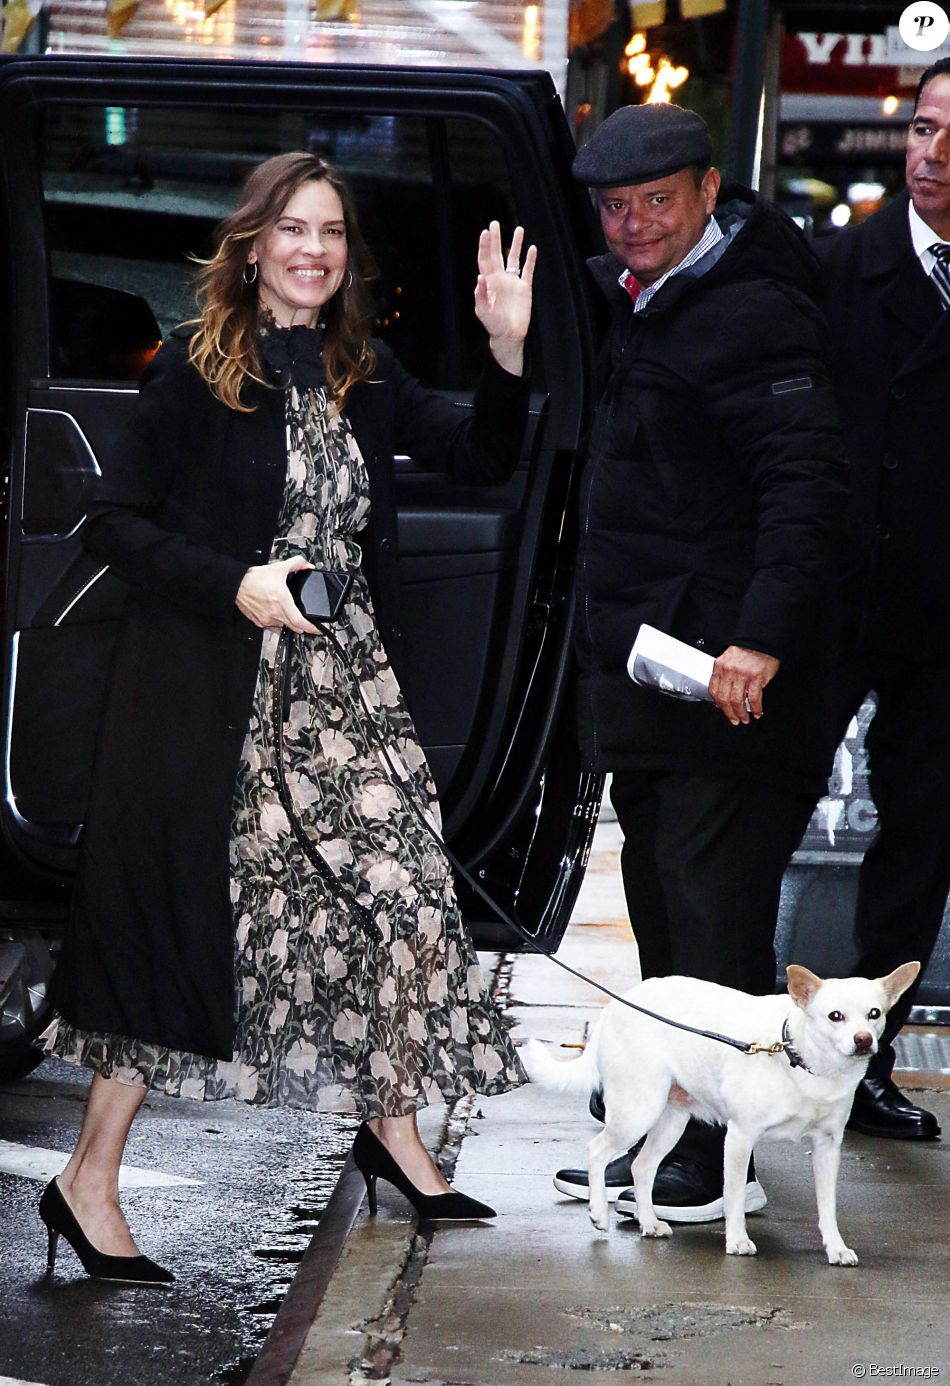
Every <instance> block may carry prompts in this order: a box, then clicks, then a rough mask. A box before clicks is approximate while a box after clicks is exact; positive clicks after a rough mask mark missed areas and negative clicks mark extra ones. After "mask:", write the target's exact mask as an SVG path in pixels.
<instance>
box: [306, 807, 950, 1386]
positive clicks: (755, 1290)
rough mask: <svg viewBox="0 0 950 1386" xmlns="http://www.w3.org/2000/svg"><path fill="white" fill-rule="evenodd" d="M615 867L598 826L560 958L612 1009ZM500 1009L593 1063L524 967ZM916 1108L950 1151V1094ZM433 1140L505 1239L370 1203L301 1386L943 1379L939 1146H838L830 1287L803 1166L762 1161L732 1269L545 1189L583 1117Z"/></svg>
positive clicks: (577, 1141) (712, 1237)
mask: <svg viewBox="0 0 950 1386" xmlns="http://www.w3.org/2000/svg"><path fill="white" fill-rule="evenodd" d="M618 847H619V839H618V837H617V832H616V828H614V827H613V826H611V825H601V827H600V828H599V829H598V840H597V843H596V844H595V854H594V860H593V861H592V869H591V871H590V872H589V874H588V879H587V882H586V883H585V889H584V893H583V895H582V898H581V901H580V902H579V909H578V912H577V914H576V915H575V922H574V923H573V924H572V926H571V929H570V931H569V933H568V936H567V938H566V940H565V943H564V945H563V947H562V949H561V952H560V954H559V956H560V957H563V958H564V960H565V961H566V962H569V963H571V964H573V965H575V966H581V967H583V968H584V970H585V971H588V972H590V973H591V974H592V975H594V976H595V977H598V978H600V979H601V980H603V981H605V982H606V983H607V984H608V985H610V986H611V987H613V988H614V989H621V990H622V989H623V988H624V987H626V986H628V985H630V983H631V982H632V981H634V980H635V978H636V971H637V963H636V949H635V947H634V946H633V944H632V943H631V941H630V932H629V928H628V926H627V923H626V919H625V917H624V916H623V906H622V896H621V895H620V893H619V871H618V869H617V860H616V854H617V850H618ZM499 989H500V992H501V996H502V1000H503V1002H504V1004H505V1005H506V1007H507V1010H508V1013H509V1015H510V1016H511V1018H512V1019H513V1020H514V1021H515V1022H516V1024H517V1027H518V1028H517V1030H516V1034H519V1035H529V1034H530V1035H536V1036H539V1037H540V1038H542V1039H546V1040H553V1041H555V1042H560V1043H568V1044H571V1043H581V1042H582V1040H583V1038H584V1033H585V1026H586V1025H587V1024H588V1023H589V1022H590V1021H591V1020H592V1019H593V1017H594V1016H595V1015H596V1013H597V1011H598V1009H599V1006H600V1001H599V1000H598V994H597V993H596V992H593V991H592V990H591V989H589V988H587V987H585V986H583V984H582V983H580V982H577V981H575V980H573V979H572V978H570V977H568V976H567V975H566V974H564V973H562V972H560V971H559V970H557V969H555V968H554V967H553V966H552V965H551V964H550V963H549V962H547V961H546V960H544V959H542V958H538V957H534V956H523V957H518V958H517V959H515V961H514V963H513V965H510V967H509V970H508V972H504V971H503V972H502V975H501V976H500V978H499ZM925 1105H927V1106H929V1107H931V1108H932V1109H933V1110H935V1111H936V1112H937V1113H938V1116H939V1119H940V1120H941V1122H942V1124H943V1128H944V1131H945V1132H946V1131H950V1095H948V1094H947V1093H946V1092H944V1091H940V1092H931V1091H928V1092H927V1095H926V1098H925ZM437 1119H438V1114H429V1126H428V1128H427V1130H426V1135H427V1138H428V1139H431V1142H432V1144H433V1146H440V1147H442V1148H443V1150H444V1155H445V1157H446V1158H447V1160H448V1162H449V1164H451V1162H452V1160H453V1159H454V1160H455V1169H454V1174H453V1176H452V1177H453V1180H454V1182H455V1183H456V1184H457V1186H458V1187H459V1188H460V1189H462V1190H464V1191H465V1192H466V1193H470V1194H473V1195H474V1196H475V1197H477V1198H482V1199H485V1200H486V1201H487V1202H489V1203H491V1204H493V1205H494V1207H496V1208H497V1209H498V1214H499V1216H498V1219H497V1222H495V1223H493V1224H484V1225H470V1224H469V1225H460V1226H456V1227H453V1226H451V1225H444V1226H439V1227H437V1228H436V1229H435V1230H434V1231H432V1230H429V1231H423V1232H417V1231H416V1228H415V1224H414V1222H413V1221H412V1218H411V1216H410V1211H409V1209H408V1208H407V1206H406V1205H405V1204H404V1203H403V1202H402V1200H401V1199H400V1198H399V1196H398V1194H396V1193H395V1192H394V1191H392V1190H390V1189H389V1187H388V1186H383V1185H380V1213H379V1217H378V1218H377V1219H375V1220H373V1219H368V1218H367V1217H366V1215H365V1212H364V1213H361V1214H360V1216H359V1218H358V1220H357V1223H356V1226H355V1228H354V1230H353V1232H352V1233H351V1235H350V1237H349V1239H348V1242H347V1245H346V1247H345V1249H344V1252H343V1255H342V1257H341V1261H340V1264H339V1267H338V1269H337V1272H336V1274H335V1275H334V1278H333V1281H332V1283H331V1285H330V1289H329V1291H328V1293H327V1295H326V1297H325V1299H324V1301H323V1304H322V1306H321V1308H320V1311H319V1313H318V1315H317V1318H316V1320H315V1322H314V1324H313V1327H312V1329H311V1332H310V1335H309V1338H308V1340H307V1343H306V1345H305V1348H304V1351H303V1353H302V1354H301V1356H300V1358H299V1360H298V1363H297V1366H296V1368H295V1370H294V1373H293V1376H292V1378H291V1382H292V1386H343V1383H347V1386H357V1383H365V1382H370V1381H375V1382H387V1381H388V1382H392V1383H393V1386H397V1384H398V1386H409V1384H410V1383H413V1386H415V1384H416V1383H422V1382H425V1383H430V1384H434V1383H441V1386H542V1384H543V1386H554V1383H558V1382H568V1381H575V1382H576V1381H583V1382H585V1383H586V1382H591V1383H593V1382H599V1381H603V1382H616V1380H617V1376H616V1373H617V1372H618V1371H624V1370H627V1371H634V1372H638V1373H639V1374H640V1376H641V1377H642V1378H643V1379H644V1380H651V1381H657V1382H663V1383H667V1386H720V1384H721V1386H726V1383H729V1386H772V1383H775V1384H776V1386H816V1383H817V1386H834V1383H837V1382H841V1383H844V1382H846V1381H850V1380H854V1379H855V1378H858V1379H861V1378H862V1377H863V1378H866V1379H869V1380H874V1379H875V1378H876V1377H879V1378H881V1379H894V1378H898V1379H900V1378H902V1377H908V1378H911V1379H913V1378H914V1377H917V1378H921V1377H923V1378H927V1377H929V1378H930V1379H934V1378H936V1379H938V1380H939V1379H944V1380H948V1379H950V1322H948V1318H950V1316H948V1309H950V1285H948V1275H947V1268H948V1257H947V1232H946V1229H947V1225H948V1215H950V1192H948V1174H950V1166H948V1147H947V1145H946V1144H945V1143H940V1144H936V1143H927V1144H923V1145H919V1146H918V1145H916V1144H915V1143H913V1142H901V1141H890V1142H889V1141H880V1140H877V1141H875V1140H869V1139H865V1138H863V1137H860V1136H852V1135H849V1136H847V1137H846V1140H845V1147H844V1155H843V1160H842V1170H841V1178H840V1182H839V1214H840V1221H841V1227H842V1232H843V1234H844V1236H845V1239H846V1241H847V1242H848V1244H849V1245H852V1246H854V1247H855V1249H856V1250H857V1252H858V1254H859V1256H860V1257H861V1264H860V1265H859V1266H857V1267H854V1268H840V1267H831V1266H829V1265H828V1264H827V1262H826V1260H825V1256H824V1252H823V1250H822V1247H821V1240H820V1237H819V1233H818V1227H817V1218H816V1212H815V1198H814V1190H813V1186H812V1181H811V1166H810V1161H809V1157H808V1154H807V1152H806V1151H805V1150H804V1149H803V1148H802V1147H799V1146H792V1145H773V1146H765V1147H763V1148H762V1149H761V1150H760V1151H758V1152H757V1153H756V1166H757V1171H758V1174H759V1178H760V1180H761V1182H762V1183H763V1184H764V1186H765V1188H766V1191H767V1193H768V1195H769V1206H768V1208H767V1209H766V1210H765V1211H764V1212H763V1213H762V1214H760V1215H758V1216H756V1217H754V1218H752V1219H750V1235H751V1236H752V1237H753V1239H754V1240H755V1242H756V1243H757V1245H758V1251H759V1254H758V1256H756V1257H754V1258H738V1257H727V1256H726V1255H725V1254H724V1249H723V1229H722V1224H721V1223H713V1224H708V1225H705V1226H697V1227H686V1226H679V1227H674V1233H673V1237H672V1239H671V1240H669V1241H658V1242H657V1241H646V1242H641V1240H640V1237H639V1234H638V1232H637V1228H636V1224H635V1223H634V1222H633V1221H632V1220H631V1219H628V1218H615V1219H614V1222H613V1227H612V1231H611V1234H610V1235H609V1236H604V1235H602V1234H599V1233H597V1232H596V1231H595V1230H594V1229H593V1228H592V1227H591V1225H590V1222H589V1220H588V1217H587V1210H586V1206H585V1205H583V1204H581V1203H577V1202H574V1201H572V1200H569V1199H564V1198H562V1197H561V1196H560V1195H558V1194H557V1193H556V1192H555V1190H554V1188H553V1186H552V1184H551V1175H552V1174H553V1172H554V1170H555V1169H557V1168H558V1167H559V1166H562V1165H571V1164H583V1163H584V1162H585V1149H586V1144H587V1141H588V1140H589V1139H590V1137H591V1135H592V1134H593V1133H594V1131H595V1129H596V1128H595V1125H594V1123H593V1122H592V1120H591V1119H590V1117H589V1116H588V1114H587V1112H586V1109H585V1107H584V1105H583V1103H579V1102H578V1101H577V1099H576V1097H560V1096H555V1095H552V1094H551V1093H549V1092H546V1091H544V1090H542V1089H540V1088H536V1087H532V1086H528V1087H525V1088H523V1089H520V1090H519V1091H517V1092H514V1093H508V1094H506V1095H505V1096H503V1097H498V1098H492V1099H490V1100H483V1099H479V1100H478V1101H477V1102H476V1103H474V1104H473V1105H472V1108H471V1110H470V1112H469V1113H457V1114H456V1120H455V1124H454V1126H452V1127H450V1128H448V1129H445V1130H443V1129H440V1128H439V1127H438V1126H437V1125H436V1124H435V1122H436V1121H437ZM928 1368H929V1369H930V1370H929V1371H927V1370H926V1369H928ZM915 1369H916V1370H915ZM578 1372H581V1373H582V1375H580V1376H578V1375H577V1373H578Z"/></svg>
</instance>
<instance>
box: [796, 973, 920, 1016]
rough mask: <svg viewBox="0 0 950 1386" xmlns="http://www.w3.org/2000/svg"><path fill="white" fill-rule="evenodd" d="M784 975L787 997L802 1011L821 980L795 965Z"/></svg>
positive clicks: (820, 983)
mask: <svg viewBox="0 0 950 1386" xmlns="http://www.w3.org/2000/svg"><path fill="white" fill-rule="evenodd" d="M785 975H786V977H787V978H788V994H789V996H790V997H791V998H792V1000H793V1001H794V1002H795V1005H796V1006H800V1007H801V1008H802V1010H804V1009H805V1007H806V1006H807V1005H808V1003H809V1001H810V1000H811V998H812V997H813V996H814V994H815V992H816V991H817V990H818V988H819V987H820V986H822V985H823V983H822V980H821V978H820V977H816V976H815V974H814V972H809V971H808V968H807V967H799V966H798V964H797V963H789V965H788V967H786V969H785ZM899 994H900V993H898V995H899Z"/></svg>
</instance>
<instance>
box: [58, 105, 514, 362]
mask: <svg viewBox="0 0 950 1386" xmlns="http://www.w3.org/2000/svg"><path fill="white" fill-rule="evenodd" d="M290 149H307V150H311V151H314V152H317V153H320V154H323V155H325V156H326V157H327V158H329V159H330V160H331V161H332V162H334V163H336V164H338V165H339V166H340V167H341V168H342V169H344V170H345V172H346V173H347V174H348V176H349V178H350V180H351V182H352V184H353V188H354V191H355V194H356V199H357V204H358V207H359V211H360V216H361V221H362V224H363V229H364V233H365V235H366V238H367V240H368V242H369V244H370V246H371V248H372V250H373V251H374V253H375V255H376V258H377V260H378V262H379V266H380V277H379V279H378V281H377V283H376V285H375V289H376V326H377V331H378V333H379V335H380V336H382V337H383V338H384V339H385V340H387V341H388V342H389V343H390V344H391V345H392V346H393V348H394V349H395V351H396V352H397V354H398V356H399V358H400V360H401V361H402V362H403V364H404V365H405V366H406V367H407V368H408V369H409V370H411V371H412V372H413V373H414V374H416V375H418V376H419V377H420V378H421V379H423V380H425V381H426V382H427V383H429V384H432V385H435V386H440V387H446V388H448V387H455V388H458V387H462V386H471V385H472V384H474V381H475V379H476V377H477V369H478V363H479V361H480V360H481V359H482V358H483V352H484V337H483V333H482V332H481V329H480V328H479V327H478V325H477V323H476V322H475V319H474V316H473V314H472V292H473V288H474V282H475V249H476V244H477V238H478V232H479V230H480V229H481V227H482V226H484V225H485V224H487V222H488V220H489V219H490V218H491V217H497V218H498V219H499V220H500V221H501V223H502V225H503V227H504V228H505V230H506V232H507V231H510V228H511V225H512V221H513V217H512V211H511V195H510V185H509V175H508V170H507V166H506V162H505V158H504V151H503V149H502V147H501V146H500V144H499V142H498V140H497V137H496V136H495V135H493V134H492V133H491V132H490V131H489V130H488V129H487V128H486V127H484V126H482V125H480V124H479V123H478V122H476V121H474V120H471V119H444V118H426V117H422V116H404V115H399V114H394V115H372V116H359V115H351V114H347V115H336V114H331V115H327V114H316V113H307V112H287V111H277V110H254V111H242V110H228V111H221V110H214V111H210V110H206V109H203V108H174V109H172V108H164V107H163V108H159V107H145V106H139V107H134V108H133V107H103V106H98V105H96V106H94V105H80V104H75V103H69V104H62V105H59V104H57V105H51V106H49V107H47V109H46V111H45V113H44V117H43V122H42V171H43V189H44V199H45V207H46V217H47V225H48V244H49V251H50V272H51V275H52V281H53V283H52V292H51V295H50V302H51V305H52V308H51V323H50V330H51V353H50V356H51V361H52V363H53V366H52V370H53V373H54V375H56V376H60V377H65V378H71V379H94V380H95V379H132V380H135V379H137V378H138V376H139V375H140V374H141V371H142V369H143V368H144V364H145V362H146V361H147V360H148V358H149V355H150V354H151V352H152V351H153V350H154V348H155V346H156V344H157V342H158V341H159V340H160V339H161V338H162V337H163V336H164V335H165V334H166V333H167V332H168V331H169V329H170V328H171V327H173V326H174V325H175V324H176V323H177V322H181V321H182V320H184V319H185V318H188V317H191V316H193V314H194V301H193V297H192V281H193V276H194V272H195V265H194V259H193V257H195V256H198V257H200V256H205V255H207V254H208V253H209V251H210V248H211V237H212V231H213V228H214V226H215V224H216V223H217V222H218V221H220V220H221V219H222V217H224V216H226V215H227V214H228V213H229V212H230V211H231V210H232V209H233V207H234V205H235V203H236V199H237V194H238V187H239V184H240V182H241V180H242V178H243V177H244V175H245V174H246V173H247V172H248V171H249V169H250V168H252V167H253V166H254V164H256V163H259V162H260V161H261V160H262V159H265V158H268V157H269V156H270V155H272V154H277V153H280V152H282V151H285V150H290Z"/></svg>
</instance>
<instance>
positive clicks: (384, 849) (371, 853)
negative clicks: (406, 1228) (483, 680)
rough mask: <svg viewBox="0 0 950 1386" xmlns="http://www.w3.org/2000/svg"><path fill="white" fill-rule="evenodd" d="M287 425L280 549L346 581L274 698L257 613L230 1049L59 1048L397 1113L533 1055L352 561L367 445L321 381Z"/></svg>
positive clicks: (124, 1076) (163, 1086) (111, 1063)
mask: <svg viewBox="0 0 950 1386" xmlns="http://www.w3.org/2000/svg"><path fill="white" fill-rule="evenodd" d="M287 439H288V467H287V482H286V488H285V494H284V503H283V510H282V514H281V519H280V523H279V525H278V531H277V538H276V539H275V540H274V545H273V549H272V552H271V559H272V560H273V561H278V560H281V559H286V558H290V557H292V556H294V555H296V554H300V555H302V556H303V557H304V558H306V559H307V560H308V562H310V563H312V564H313V565H314V566H316V567H318V568H320V567H322V568H330V569H337V570H339V569H345V570H346V571H347V572H349V573H350V574H351V575H352V586H351V587H350V590H349V593H348V595H347V599H346V604H345V610H344V612H343V614H342V616H341V618H340V619H339V621H338V622H337V624H336V626H335V628H334V637H335V639H331V638H329V637H328V636H327V635H324V634H320V635H318V636H307V635H297V636H293V637H291V640H290V647H289V652H288V670H287V681H288V687H287V689H286V691H285V696H284V697H283V699H280V698H278V699H277V700H276V703H277V706H275V696H274V690H275V667H276V662H277V653H278V646H279V641H280V633H279V632H278V631H265V632H264V639H263V646H262V653H261V663H260V672H259V676H258V681H257V688H256V691H255V695H254V702H253V709H252V713H251V719H250V725H249V727H248V732H247V737H246V740H245V744H244V751H243V756H242V764H241V769H240V772H239V776H238V781H237V786H236V792H235V800H234V824H233V830H232V840H231V857H230V862H231V899H232V905H233V911H234V920H235V928H236V936H235V991H236V994H235V1013H236V1018H237V1031H236V1040H235V1053H234V1057H233V1059H232V1060H231V1061H230V1062H223V1061H221V1060H217V1059H212V1058H206V1057H202V1056H200V1055H194V1054H183V1053H179V1052H175V1051H171V1050H168V1049H165V1048H161V1047H159V1046H157V1045H148V1044H143V1043H141V1042H139V1041H137V1040H134V1039H128V1038H125V1037H118V1036H111V1035H93V1034H90V1033H88V1032H86V1031H82V1030H79V1029H78V1028H76V1027H74V1026H72V1025H70V1024H68V1023H67V1022H66V1021H65V1020H63V1019H61V1018H57V1019H56V1020H54V1022H53V1023H52V1025H51V1026H50V1027H49V1030H48V1031H47V1035H46V1044H47V1047H48V1048H50V1049H52V1050H53V1051H54V1052H55V1053H57V1054H58V1055H59V1056H60V1057H62V1058H65V1059H69V1060H72V1061H73V1062H76V1063H83V1064H86V1065H89V1066H91V1067H93V1068H94V1069H96V1070H97V1071H98V1072H100V1073H102V1074H103V1075H104V1076H106V1077H112V1078H117V1079H119V1080H120V1081H122V1082H128V1083H135V1084H145V1085H147V1086H149V1087H152V1088H157V1089H159V1090H160V1091H163V1092H165V1093H169V1094H173V1095H178V1096H182V1097H194V1098H204V1099H215V1098H224V1097H238V1098H242V1099H244V1100H245V1101H248V1102H252V1103H259V1104H290V1105H295V1106H304V1107H309V1108H312V1109H314V1110H321V1111H353V1112H358V1113H359V1114H360V1115H362V1116H364V1117H373V1116H401V1115H405V1114H407V1113H409V1112H412V1111H414V1110H416V1109H417V1108H418V1107H420V1106H423V1105H425V1103H426V1102H427V1101H428V1100H429V1099H430V1098H431V1097H433V1096H437V1095H438V1094H439V1093H441V1094H442V1095H443V1096H445V1097H446V1098H449V1099H453V1098H456V1097H459V1096H462V1095H464V1094H466V1093H470V1092H479V1093H484V1094H493V1093H499V1092H504V1091H507V1090H508V1089H510V1088H512V1087H515V1086H517V1085H518V1084H519V1083H521V1082H523V1081H524V1074H523V1072H522V1069H521V1066H520V1064H519V1062H518V1058H517V1055H516V1053H515V1051H514V1048H513V1046H512V1043H511V1040H510V1038H509V1035H508V1032H507V1028H506V1027H505V1024H504V1022H503V1020H502V1019H501V1017H500V1015H499V1014H498V1012H497V1011H496V1009H495V1006H494V1004H493V1002H492V1001H491V999H490V998H489V997H488V996H487V994H486V992H485V989H484V983H483V980H482V975H481V969H480V968H479V965H478V962H477V960H476V958H475V955H474V953H473V951H472V947H471V944H470V943H469V941H468V938H467V936H466V934H465V931H464V928H463V925H462V921H461V917H460V914H459V910H458V906H457V903H456V900H455V894H454V890H453V885H452V876H451V872H450V868H449V864H448V862H447V860H446V858H445V856H444V854H443V852H442V851H441V850H440V849H439V848H438V847H437V846H436V844H435V843H434V842H433V840H432V837H431V835H430V834H429V832H428V831H427V830H426V828H425V827H424V826H423V822H422V821H420V814H421V816H422V817H423V818H424V819H427V820H428V821H429V822H431V823H432V824H433V826H434V827H436V828H438V825H439V810H438V804H437V800H436V793H435V786H434V784H433V783H432V780H431V778H430V774H429V769H428V766H427V765H426V761H425V756H424V753H423V751H422V748H421V746H420V745H419V742H418V739H417V737H416V733H415V730H414V728H413V725H412V722H411V719H410V717H409V714H408V712H407V710H406V707H405V704H404V702H403V699H402V695H401V693H400V690H399V687H398V685H397V683H396V680H395V677H394V676H393V673H392V670H391V669H390V666H389V661H388V659H387V657H386V652H385V650H384V649H383V646H382V642H381V640H380V637H379V632H378V630H377V628H376V622H375V618H374V615H373V608H372V602H371V599H370V594H369V590H368V587H367V584H366V580H365V578H364V576H363V572H362V569H361V567H360V562H361V557H362V550H361V547H360V542H359V535H360V532H361V530H363V528H364V527H365V525H366V523H367V520H368V518H369V485H368V478H367V474H366V468H365V464H364V462H363V459H362V457H361V455H360V452H359V449H358V447H357V444H356V439H355V438H354V436H353V433H352V430H351V429H350V426H349V423H348V421H347V419H346V416H345V415H344V414H341V413H340V412H339V411H338V410H337V409H336V406H335V405H334V404H333V403H332V402H330V401H328V397H327V394H326V392H325V391H324V390H323V389H311V390H307V391H302V392H299V393H298V391H297V389H296V388H292V389H290V390H288V392H287ZM278 708H279V711H278ZM275 716H279V717H280V718H281V720H282V723H283V741H284V757H283V765H284V772H285V779H286V784H287V789H288V791H289V794H290V799H291V803H292V807H293V809H294V817H295V818H296V819H297V823H298V828H299V829H301V830H302V831H303V832H304V833H305V834H306V837H307V838H308V839H309V850H310V852H312V851H314V850H316V851H317V852H319V855H320V858H321V859H322V861H323V862H325V863H326V868H329V869H328V870H327V869H323V870H318V869H316V868H315V867H314V866H313V865H312V864H311V862H310V860H309V859H308V853H307V851H305V850H304V848H303V846H302V845H301V843H300V842H299V841H298V838H297V837H296V836H295V833H294V829H293V826H292V824H291V822H290V820H289V818H288V815H287V813H286V812H285V809H284V807H283V805H282V803H281V797H280V792H279V788H278V783H277V776H276V773H275V768H276V759H275V745H274V739H275V738H274V717H275ZM380 743H382V745H383V746H384V747H385V748H386V750H387V752H388V763H387V759H386V757H384V756H382V755H381V753H380V750H379V745H380ZM393 772H395V774H394V773H393ZM413 804H415V805H416V807H417V809H418V810H419V813H418V814H417V813H415V812H413V809H412V805H413ZM354 902H355V904H356V908H354Z"/></svg>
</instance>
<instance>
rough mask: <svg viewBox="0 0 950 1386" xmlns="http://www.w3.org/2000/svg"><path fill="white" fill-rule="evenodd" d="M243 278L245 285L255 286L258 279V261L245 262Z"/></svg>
mask: <svg viewBox="0 0 950 1386" xmlns="http://www.w3.org/2000/svg"><path fill="white" fill-rule="evenodd" d="M248 270H250V271H251V273H250V274H248ZM241 278H242V279H243V280H244V282H245V284H253V283H254V281H255V280H256V279H257V261H256V260H247V261H245V264H244V269H243V270H242V272H241Z"/></svg>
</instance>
